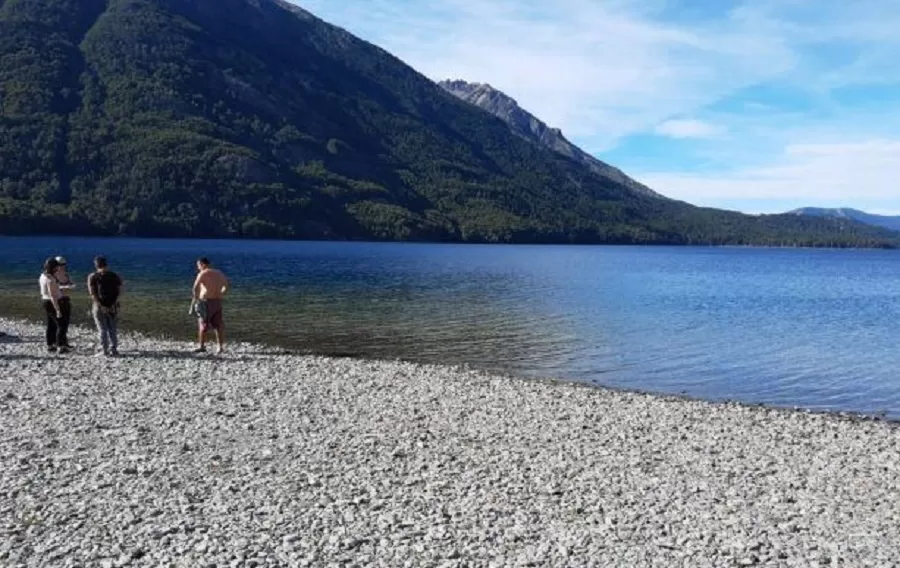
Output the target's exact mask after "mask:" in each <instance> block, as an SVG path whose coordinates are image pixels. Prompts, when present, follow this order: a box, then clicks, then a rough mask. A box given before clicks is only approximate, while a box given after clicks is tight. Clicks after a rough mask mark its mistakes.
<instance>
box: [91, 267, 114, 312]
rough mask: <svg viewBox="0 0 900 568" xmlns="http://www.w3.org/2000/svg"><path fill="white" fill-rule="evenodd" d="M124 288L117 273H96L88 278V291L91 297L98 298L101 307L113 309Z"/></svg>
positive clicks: (108, 271)
mask: <svg viewBox="0 0 900 568" xmlns="http://www.w3.org/2000/svg"><path fill="white" fill-rule="evenodd" d="M121 288H122V279H121V278H119V275H118V274H116V273H115V272H112V271H110V270H107V271H106V272H94V273H93V274H91V277H90V278H88V290H89V291H90V293H91V296H96V297H97V299H98V300H99V301H100V305H101V306H103V307H106V308H111V307H113V306H115V305H116V303H117V302H118V301H119V291H120V289H121Z"/></svg>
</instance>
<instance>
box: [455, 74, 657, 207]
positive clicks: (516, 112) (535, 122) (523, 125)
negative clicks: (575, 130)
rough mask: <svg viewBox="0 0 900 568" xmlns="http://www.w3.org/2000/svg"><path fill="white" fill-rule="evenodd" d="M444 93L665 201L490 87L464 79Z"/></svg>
mask: <svg viewBox="0 0 900 568" xmlns="http://www.w3.org/2000/svg"><path fill="white" fill-rule="evenodd" d="M438 85H440V86H441V87H442V88H443V89H444V90H446V91H447V92H449V93H451V94H453V95H455V96H457V97H459V98H460V99H462V100H464V101H466V102H468V103H471V104H473V105H475V106H477V107H480V108H482V109H484V110H486V111H488V112H489V113H491V114H493V115H494V116H496V117H498V118H500V119H502V120H503V121H504V122H506V123H507V124H508V125H509V127H510V128H511V129H512V131H513V132H514V133H516V134H518V135H519V136H521V137H523V138H525V139H526V140H529V141H531V142H535V143H537V144H540V145H542V146H545V147H547V148H550V149H551V150H553V151H554V152H557V153H559V154H562V155H564V156H566V157H568V158H571V159H573V160H575V161H576V162H578V163H580V164H583V165H585V166H587V167H588V168H589V169H590V170H591V171H593V172H594V173H596V174H599V175H601V176H603V177H605V178H607V179H609V180H611V181H614V182H616V183H620V184H622V185H624V186H625V187H627V188H628V189H630V190H632V191H634V192H635V193H638V194H640V195H646V196H650V197H660V198H664V196H663V195H660V194H659V193H657V192H655V191H653V190H652V189H650V188H649V187H647V186H646V185H644V184H642V183H640V182H638V181H636V180H634V179H632V178H630V177H628V175H626V174H625V172H623V171H622V170H620V169H618V168H616V167H613V166H611V165H609V164H607V163H606V162H603V161H602V160H598V159H597V158H595V157H594V156H591V155H590V154H588V153H587V152H585V151H584V150H582V149H581V148H579V147H578V146H576V145H575V144H573V143H572V142H570V141H569V140H567V139H566V137H565V136H563V133H562V131H561V130H560V129H559V128H553V127H550V126H548V125H547V124H546V123H544V122H543V121H542V120H541V119H539V118H537V117H536V116H534V115H533V114H531V113H530V112H528V111H527V110H525V109H523V108H522V107H520V106H519V103H517V102H516V100H515V99H514V98H512V97H510V96H509V95H507V94H506V93H504V92H503V91H500V90H498V89H495V88H494V87H492V86H491V85H489V84H487V83H469V82H467V81H464V80H462V79H453V80H451V79H447V80H444V81H440V82H438Z"/></svg>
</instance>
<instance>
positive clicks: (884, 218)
mask: <svg viewBox="0 0 900 568" xmlns="http://www.w3.org/2000/svg"><path fill="white" fill-rule="evenodd" d="M788 214H790V215H808V216H812V217H832V218H837V219H852V220H854V221H859V222H860V223H865V224H867V225H873V226H875V227H884V228H885V229H888V230H891V231H900V215H897V216H889V215H875V214H872V213H866V212H865V211H860V210H858V209H849V208H846V207H841V208H839V209H823V208H819V207H802V208H800V209H794V210H793V211H788Z"/></svg>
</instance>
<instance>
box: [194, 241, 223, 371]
mask: <svg viewBox="0 0 900 568" xmlns="http://www.w3.org/2000/svg"><path fill="white" fill-rule="evenodd" d="M197 270H198V274H197V279H196V280H194V289H193V301H194V305H195V308H196V311H195V313H196V314H197V317H198V320H199V324H200V329H199V332H198V334H197V339H198V341H199V343H200V346H199V347H198V348H197V349H195V350H194V352H195V353H203V352H205V351H206V334H207V332H208V331H209V329H210V328H212V329H213V330H215V332H216V344H217V347H216V354H219V353H221V352H222V351H224V349H225V321H224V319H223V318H222V298H224V297H225V294H226V293H227V292H228V286H229V282H228V278H227V277H226V276H225V274H223V273H222V271H221V270H216V269H215V268H213V267H212V266H211V265H210V263H209V259H208V258H201V259H200V260H198V261H197Z"/></svg>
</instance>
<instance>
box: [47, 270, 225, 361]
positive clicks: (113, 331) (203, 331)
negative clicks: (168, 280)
mask: <svg viewBox="0 0 900 568" xmlns="http://www.w3.org/2000/svg"><path fill="white" fill-rule="evenodd" d="M38 283H39V286H40V291H41V300H42V302H43V306H44V312H45V313H46V316H47V326H46V340H47V350H48V351H49V352H51V353H68V352H69V351H70V350H71V349H72V346H71V345H69V337H68V333H69V322H70V320H71V318H72V300H71V298H70V296H69V293H70V291H71V290H73V289H74V288H75V284H74V283H73V282H72V279H71V277H70V276H69V271H68V264H67V262H66V259H65V258H64V257H62V256H54V257H50V258H48V259H47V260H46V261H45V262H44V270H43V272H42V273H41V276H40V278H39V280H38ZM229 286H230V282H229V281H228V278H227V277H226V276H225V274H224V273H223V272H222V271H220V270H217V269H215V268H213V267H212V265H211V264H210V261H209V259H207V258H200V259H198V260H197V277H196V278H195V279H194V286H193V288H192V291H191V296H192V297H191V314H193V315H196V316H197V321H198V324H199V325H198V327H199V329H198V333H197V341H198V343H199V345H198V347H197V348H196V349H194V352H195V353H203V352H205V351H206V341H207V335H208V332H209V331H210V330H213V331H214V332H215V336H216V353H221V352H222V351H224V349H225V320H224V317H223V312H222V300H223V298H224V297H225V294H226V293H227V292H228V289H229ZM123 288H124V281H123V280H122V278H121V277H120V276H119V275H118V274H116V273H115V272H113V271H112V270H110V268H109V262H108V261H107V259H106V257H105V256H97V257H95V258H94V271H93V272H92V273H91V274H90V275H89V276H88V279H87V293H88V295H89V296H90V298H91V315H92V316H93V319H94V324H95V325H96V326H97V333H98V335H99V342H100V347H101V349H98V351H97V355H98V356H107V357H115V356H117V355H118V354H119V336H118V320H119V310H120V308H121V305H120V303H119V299H120V298H121V297H122V293H123Z"/></svg>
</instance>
